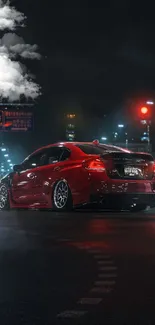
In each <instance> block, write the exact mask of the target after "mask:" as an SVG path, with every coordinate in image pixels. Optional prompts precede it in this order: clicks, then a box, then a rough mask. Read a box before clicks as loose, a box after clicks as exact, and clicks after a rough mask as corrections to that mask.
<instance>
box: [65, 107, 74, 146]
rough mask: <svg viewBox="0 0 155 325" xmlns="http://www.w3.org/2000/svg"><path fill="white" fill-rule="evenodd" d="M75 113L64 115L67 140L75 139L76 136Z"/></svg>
mask: <svg viewBox="0 0 155 325" xmlns="http://www.w3.org/2000/svg"><path fill="white" fill-rule="evenodd" d="M75 118H76V115H75V114H73V113H72V114H67V115H66V119H65V120H66V140H67V141H75V138H76V133H75V132H76V125H75V124H76V123H75Z"/></svg>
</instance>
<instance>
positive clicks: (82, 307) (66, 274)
mask: <svg viewBox="0 0 155 325" xmlns="http://www.w3.org/2000/svg"><path fill="white" fill-rule="evenodd" d="M0 323H1V324H2V325H3V324H5V325H7V324H16V325H18V324H29V325H31V324H33V325H34V324H37V325H40V324H44V325H48V324H52V325H53V324H90V325H91V324H149V325H150V324H155V210H150V211H148V212H145V213H138V214H131V213H127V212H118V213H114V212H104V211H99V212H98V211H89V210H85V211H77V212H72V213H69V214H68V213H64V214H62V213H54V212H47V211H42V212H39V211H18V212H17V211H11V212H1V213H0Z"/></svg>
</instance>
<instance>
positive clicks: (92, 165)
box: [84, 159, 105, 172]
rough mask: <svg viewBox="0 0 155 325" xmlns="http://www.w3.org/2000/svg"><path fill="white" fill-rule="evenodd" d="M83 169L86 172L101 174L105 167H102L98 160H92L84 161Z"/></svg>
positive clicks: (102, 164)
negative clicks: (86, 170)
mask: <svg viewBox="0 0 155 325" xmlns="http://www.w3.org/2000/svg"><path fill="white" fill-rule="evenodd" d="M84 167H85V168H86V169H88V170H90V171H91V170H92V171H93V170H94V171H95V170H96V171H98V172H103V171H104V170H105V166H104V163H103V162H102V161H101V160H100V159H93V160H91V161H90V160H89V161H86V162H85V163H84Z"/></svg>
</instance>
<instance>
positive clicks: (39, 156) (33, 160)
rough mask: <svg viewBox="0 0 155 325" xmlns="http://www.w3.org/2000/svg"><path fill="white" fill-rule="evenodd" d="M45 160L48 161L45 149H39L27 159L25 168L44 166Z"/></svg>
mask: <svg viewBox="0 0 155 325" xmlns="http://www.w3.org/2000/svg"><path fill="white" fill-rule="evenodd" d="M45 161H46V153H45V151H39V152H38V153H36V154H34V155H32V156H30V157H29V158H27V159H25V160H24V162H23V164H22V165H23V168H24V169H31V168H35V167H38V166H43V165H44V164H45Z"/></svg>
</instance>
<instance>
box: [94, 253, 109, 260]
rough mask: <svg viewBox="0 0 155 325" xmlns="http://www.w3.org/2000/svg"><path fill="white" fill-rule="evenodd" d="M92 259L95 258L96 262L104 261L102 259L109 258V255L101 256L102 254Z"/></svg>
mask: <svg viewBox="0 0 155 325" xmlns="http://www.w3.org/2000/svg"><path fill="white" fill-rule="evenodd" d="M94 258H96V259H97V260H104V259H109V258H111V256H110V255H102V254H100V255H95V256H94Z"/></svg>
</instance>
